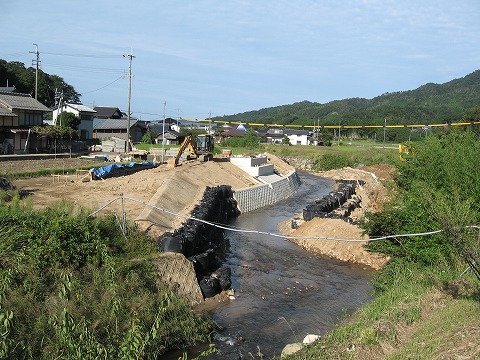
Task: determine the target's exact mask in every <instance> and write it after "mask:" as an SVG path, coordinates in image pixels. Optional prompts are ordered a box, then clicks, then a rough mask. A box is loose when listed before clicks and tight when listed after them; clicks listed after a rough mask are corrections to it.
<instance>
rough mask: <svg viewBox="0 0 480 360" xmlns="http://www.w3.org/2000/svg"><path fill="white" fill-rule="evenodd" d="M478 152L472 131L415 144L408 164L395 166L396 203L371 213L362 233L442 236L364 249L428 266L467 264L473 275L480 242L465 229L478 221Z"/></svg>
mask: <svg viewBox="0 0 480 360" xmlns="http://www.w3.org/2000/svg"><path fill="white" fill-rule="evenodd" d="M479 153H480V143H479V141H478V140H477V139H476V138H475V135H474V134H473V133H472V132H470V131H466V132H451V133H449V134H447V135H445V136H443V137H440V138H438V137H434V136H433V135H430V136H427V138H426V139H425V140H424V141H423V142H419V143H416V145H415V148H414V149H413V155H412V156H411V157H410V158H409V161H404V162H401V163H400V164H399V175H398V178H397V185H398V189H397V190H398V191H397V195H396V196H395V200H394V201H393V202H392V204H391V206H390V207H388V208H387V209H386V210H385V211H384V212H382V213H377V214H370V215H369V216H368V220H369V221H368V222H367V223H366V225H365V228H366V229H367V232H368V233H369V235H370V236H384V235H394V234H405V233H407V234H409V233H410V234H411V233H422V232H429V231H435V230H443V232H441V233H438V234H432V235H428V236H410V237H394V238H391V239H389V240H384V241H381V242H373V243H371V244H370V245H369V246H368V248H369V249H370V250H372V251H380V252H384V253H386V254H389V255H394V256H397V257H404V258H405V259H407V260H409V261H413V262H417V263H421V264H423V265H428V266H443V267H445V266H446V267H450V268H454V267H455V266H457V265H458V264H460V263H459V262H460V261H465V262H467V263H468V264H469V265H470V266H471V267H472V269H473V270H474V271H477V267H476V265H475V264H476V263H478V262H479V261H480V259H479V258H478V255H477V254H478V250H476V249H478V247H479V246H480V243H479V239H478V236H477V234H476V233H472V230H471V229H469V228H468V226H469V225H478V223H479V222H480V183H479V182H478V178H479V177H480V168H479V167H478V166H477V159H478V154H479ZM462 266H465V265H462ZM477 276H478V277H479V279H480V273H479V274H478V275H477Z"/></svg>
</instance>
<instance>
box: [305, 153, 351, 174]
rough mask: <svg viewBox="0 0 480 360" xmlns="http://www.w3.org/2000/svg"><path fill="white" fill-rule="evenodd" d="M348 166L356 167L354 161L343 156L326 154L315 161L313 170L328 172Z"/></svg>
mask: <svg viewBox="0 0 480 360" xmlns="http://www.w3.org/2000/svg"><path fill="white" fill-rule="evenodd" d="M347 166H354V162H353V160H352V159H350V158H349V157H347V156H345V155H341V154H324V155H322V156H321V157H320V158H318V159H316V160H315V163H314V164H313V169H314V170H317V171H327V170H332V169H340V168H343V167H347Z"/></svg>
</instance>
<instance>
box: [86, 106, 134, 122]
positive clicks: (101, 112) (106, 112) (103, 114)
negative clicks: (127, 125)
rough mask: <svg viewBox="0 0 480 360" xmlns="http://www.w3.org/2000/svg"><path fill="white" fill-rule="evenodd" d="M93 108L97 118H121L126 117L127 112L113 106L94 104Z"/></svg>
mask: <svg viewBox="0 0 480 360" xmlns="http://www.w3.org/2000/svg"><path fill="white" fill-rule="evenodd" d="M93 110H95V111H96V114H95V117H96V118H97V119H121V118H122V117H127V114H125V113H123V112H121V111H120V109H119V108H118V107H114V106H95V107H94V108H93Z"/></svg>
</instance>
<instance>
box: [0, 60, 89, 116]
mask: <svg viewBox="0 0 480 360" xmlns="http://www.w3.org/2000/svg"><path fill="white" fill-rule="evenodd" d="M7 81H8V83H10V84H15V88H16V90H17V91H18V92H21V93H25V94H33V93H34V92H35V69H34V68H33V67H29V68H25V64H23V63H21V62H18V61H12V62H7V61H5V60H2V59H0V84H3V85H4V84H6V83H7ZM3 85H2V86H3ZM55 89H56V90H58V91H59V92H63V100H64V101H65V102H68V103H73V104H78V103H79V102H80V96H81V94H79V93H78V92H77V91H76V90H75V88H74V87H73V86H71V85H68V84H67V83H66V82H65V81H64V80H63V78H61V77H60V76H57V75H49V74H47V73H45V72H43V70H41V69H40V70H39V75H38V101H40V102H41V103H42V104H44V105H45V106H47V107H53V106H54V105H55Z"/></svg>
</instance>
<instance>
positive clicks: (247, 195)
mask: <svg viewBox="0 0 480 360" xmlns="http://www.w3.org/2000/svg"><path fill="white" fill-rule="evenodd" d="M299 187H300V178H299V177H298V175H297V173H296V172H295V171H292V172H290V173H289V174H287V175H286V176H285V177H284V178H282V179H280V180H278V181H275V182H272V183H270V184H263V185H257V186H253V187H249V188H246V189H240V190H237V191H235V192H234V194H233V197H234V198H235V200H236V201H237V207H238V209H239V210H240V211H241V212H242V213H246V212H249V211H253V210H256V209H259V208H262V207H264V206H268V205H273V204H275V203H277V202H279V201H280V200H283V199H287V198H289V197H290V196H292V195H293V194H295V192H296V191H297V190H298V188H299Z"/></svg>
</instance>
